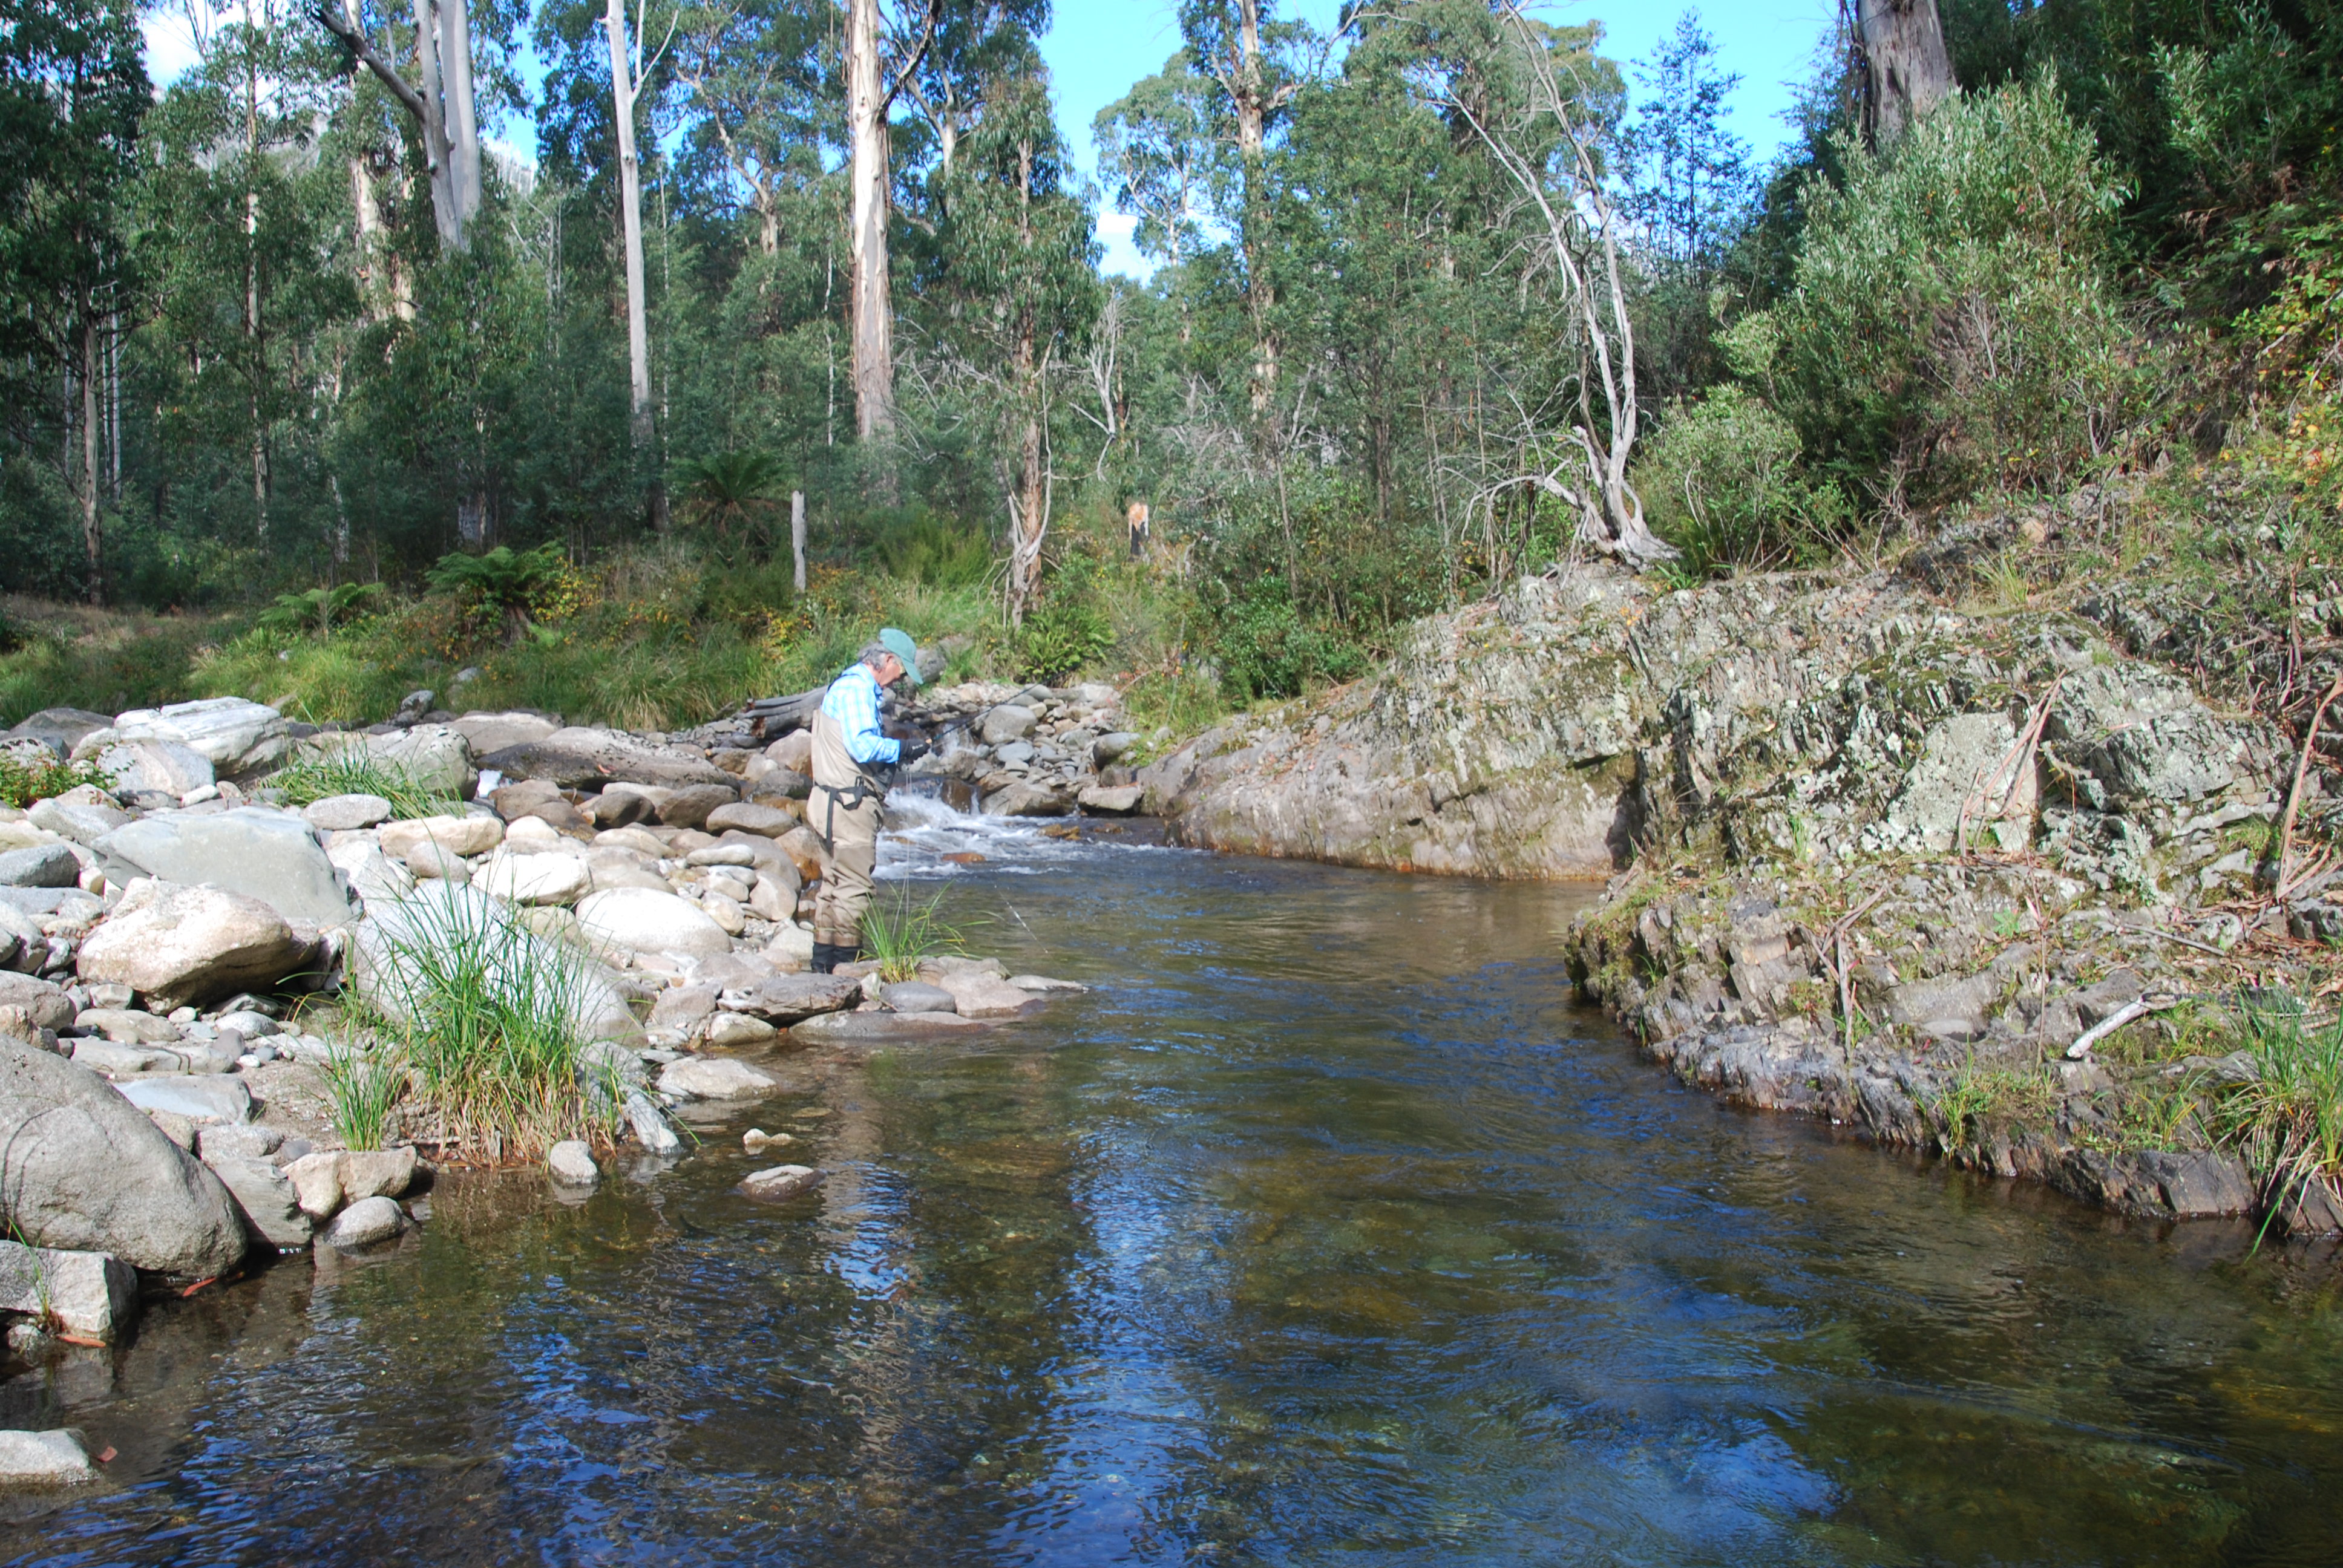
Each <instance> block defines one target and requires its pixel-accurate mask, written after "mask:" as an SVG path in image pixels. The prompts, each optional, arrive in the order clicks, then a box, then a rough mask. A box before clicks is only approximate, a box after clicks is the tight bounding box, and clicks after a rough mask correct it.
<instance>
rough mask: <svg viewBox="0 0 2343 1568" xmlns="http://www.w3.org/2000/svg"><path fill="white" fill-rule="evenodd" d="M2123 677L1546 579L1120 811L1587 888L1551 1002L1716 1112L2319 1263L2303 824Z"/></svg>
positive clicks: (2108, 669) (1965, 618) (2247, 765)
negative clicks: (2225, 1235)
mask: <svg viewBox="0 0 2343 1568" xmlns="http://www.w3.org/2000/svg"><path fill="white" fill-rule="evenodd" d="M1922 564H1923V565H1925V564H1926V563H1925V562H1924V563H1922ZM2095 602H2097V605H2098V608H2100V610H2101V612H2102V613H2103V614H2107V615H2110V616H2113V615H2115V614H2116V611H2115V610H2114V609H2113V608H2109V607H2110V606H2112V605H2114V604H2115V603H2116V598H2115V596H2103V598H2102V599H2101V600H2100V601H2095ZM2135 640H2137V639H2135ZM2129 646H2130V645H2129V644H2128V643H2127V642H2124V641H2119V640H2117V638H2114V637H2112V636H2111V635H2110V634H2109V633H2108V632H2107V630H2106V629H2104V628H2102V627H2101V626H2099V625H2098V624H2097V623H2096V622H2095V621H2093V620H2091V619H2090V618H2087V617H2085V616H2083V615H2081V614H2078V613H2075V612H2072V611H2066V610H2060V609H2056V608H2042V609H2033V608H2026V609H2019V610H2015V611H1996V612H1994V613H1986V614H1981V613H1976V612H1974V611H1968V610H1963V609H1959V608H1955V606H1954V605H1953V604H1952V603H1950V602H1948V601H1947V599H1946V598H1945V597H1944V596H1943V595H1942V594H1940V593H1937V592H1936V591H1933V590H1932V589H1931V588H1930V587H1929V585H1928V584H1927V583H1926V581H1924V580H1922V579H1921V578H1919V577H1917V576H1912V575H1904V574H1900V573H1898V572H1896V571H1881V572H1875V573H1872V574H1869V575H1867V576H1858V577H1852V578H1845V577H1806V578H1801V577H1795V576H1783V577H1755V578H1739V579H1735V580H1734V581H1732V582H1727V583H1718V584H1714V585H1710V586H1706V587H1703V588H1691V589H1678V590H1673V591H1672V590H1668V589H1665V588H1661V587H1658V586H1656V585H1654V584H1652V583H1650V582H1649V581H1646V580H1644V579H1639V578H1633V577H1629V576H1627V575H1624V574H1621V573H1615V572H1612V571H1608V570H1606V569H1604V568H1588V567H1581V568H1574V569H1573V570H1572V571H1570V572H1569V573H1566V574H1562V575H1559V576H1555V577H1551V578H1536V579H1531V580H1528V581H1525V582H1523V583H1522V584H1520V585H1517V587H1516V588H1513V589H1512V590H1509V591H1508V592H1507V593H1506V594H1505V595H1503V596H1502V597H1501V598H1498V599H1497V600H1495V601H1494V602H1493V603H1489V604H1485V605H1480V606H1475V607H1472V608H1467V609H1465V610H1462V611H1459V612H1457V613H1455V614H1453V615H1450V616H1444V617H1438V618H1433V619H1431V620H1428V621H1426V622H1423V623H1422V624H1420V625H1419V626H1418V627H1417V628H1415V629H1414V631H1413V633H1412V635H1411V637H1410V638H1409V639H1408V641H1407V643H1406V644H1405V645H1404V646H1403V648H1402V650H1401V652H1400V653H1399V654H1398V656H1397V657H1396V658H1394V659H1393V662H1392V664H1391V666H1390V667H1389V668H1387V669H1386V670H1385V671H1383V672H1382V674H1381V675H1380V676H1379V677H1378V678H1376V679H1374V680H1372V681H1363V682H1361V683H1358V684H1357V685H1355V686H1353V687H1350V688H1346V689H1338V690H1335V691H1332V692H1330V693H1327V694H1324V695H1322V696H1321V697H1319V698H1316V699H1310V700H1308V701H1304V702H1299V703H1294V704H1289V705H1286V706H1284V707H1282V708H1276V709H1265V710H1262V711H1261V712H1257V713H1254V714H1250V715H1246V716H1243V717H1242V718H1240V719H1233V720H1232V721H1230V722H1228V723H1226V724H1224V725H1222V726H1221V727H1219V728H1217V729H1214V730H1212V732H1210V733H1208V734H1206V735H1204V736H1202V737H1201V738H1199V739H1196V740H1194V741H1192V742H1191V743H1189V744H1187V745H1184V746H1182V747H1180V748H1178V749H1175V750H1173V751H1172V752H1171V753H1170V754H1169V755H1167V756H1165V757H1163V758H1162V759H1161V760H1159V761H1157V762H1155V763H1153V764H1152V765H1151V766H1150V767H1149V768H1148V769H1144V770H1143V771H1142V772H1141V774H1140V775H1139V777H1140V780H1141V785H1142V788H1143V789H1144V790H1145V796H1146V802H1147V807H1148V809H1151V810H1153V811H1157V812H1160V813H1161V814H1162V815H1163V816H1164V817H1165V818H1166V819H1168V820H1169V821H1170V822H1171V824H1172V831H1173V832H1174V834H1175V835H1176V836H1177V837H1178V838H1179V839H1181V840H1182V841H1183V842H1188V843H1192V844H1196V845H1199V846H1201V847H1208V848H1213V849H1227V850H1237V851H1242V852H1251V853H1260V854H1272V855H1297V856H1307V857H1311V858H1316V859H1330V860H1335V861H1339V862H1342V863H1346V864H1354V865H1365V866H1385V867H1390V868H1393V869H1415V870H1432V871H1444V872H1456V873H1464V874H1473V875H1484V876H1500V877H1582V878H1589V879H1593V878H1601V879H1604V897H1603V900H1602V902H1601V904H1600V906H1599V907H1597V908H1596V909H1594V910H1591V911H1590V912H1589V913H1588V915H1587V916H1586V918H1585V919H1584V920H1583V921H1582V922H1581V923H1580V925H1579V926H1578V927H1577V928H1576V929H1575V930H1574V931H1573V933H1572V934H1571V935H1570V937H1569V938H1568V939H1567V941H1566V943H1565V951H1566V952H1567V954H1568V957H1569V960H1570V962H1571V964H1572V968H1573V972H1574V977H1575V979H1576V982H1577V984H1578V985H1579V987H1580V988H1581V990H1583V991H1584V994H1586V995H1587V996H1589V997H1590V998H1592V999H1594V1000H1598V1001H1600V1002H1601V1003H1603V1004H1604V1006H1605V1007H1606V1008H1608V1009H1609V1010H1611V1011H1612V1012H1613V1014H1614V1016H1615V1017H1617V1018H1619V1019H1620V1020H1622V1021H1623V1022H1625V1023H1626V1024H1627V1025H1628V1026H1629V1027H1630V1028H1632V1029H1633V1030H1634V1031H1635V1032H1636V1034H1637V1036H1638V1038H1640V1039H1641V1040H1643V1041H1644V1043H1645V1045H1646V1047H1647V1048H1648V1049H1649V1050H1651V1051H1652V1052H1653V1054H1654V1056H1655V1057H1657V1058H1658V1059H1659V1060H1662V1061H1664V1062H1665V1063H1667V1064H1669V1065H1670V1066H1671V1067H1673V1068H1674V1070H1676V1071H1678V1072H1679V1073H1680V1074H1682V1075H1683V1076H1684V1078H1685V1080H1686V1081H1689V1082H1694V1083H1698V1084H1700V1085H1702V1086H1704V1087H1705V1088H1707V1089H1709V1090H1711V1091H1715V1092H1717V1093H1720V1094H1723V1095H1725V1096H1726V1097H1727V1098H1730V1099H1734V1100H1737V1101H1742V1102H1745V1103H1748V1104H1751V1105H1755V1106H1761V1107H1764V1108H1766V1109H1772V1110H1785V1111H1799V1112H1803V1113H1806V1114H1811V1115H1815V1116H1820V1117H1825V1118H1827V1119H1828V1120H1830V1121H1834V1122H1835V1123H1838V1124H1841V1125H1845V1126H1849V1127H1853V1128H1856V1129H1859V1130H1861V1131H1864V1132H1865V1134H1866V1135H1868V1136H1871V1137H1874V1138H1876V1139H1879V1140H1882V1141H1888V1142H1892V1143H1898V1144H1905V1145H1909V1146H1912V1147H1916V1148H1920V1149H1925V1150H1930V1151H1936V1152H1939V1153H1941V1154H1944V1155H1945V1156H1946V1157H1948V1158H1950V1159H1953V1160H1955V1161H1962V1162H1967V1163H1973V1164H1975V1165H1976V1166H1978V1167H1979V1168H1981V1169H1985V1170H1989V1171H1996V1172H1998V1173H2000V1174H2003V1175H2006V1176H2015V1177H2030V1178H2037V1179H2041V1180H2045V1181H2051V1182H2053V1183H2055V1184H2057V1185H2060V1186H2062V1187H2064V1188H2065V1189H2066V1190H2067V1191H2071V1192H2074V1193H2076V1194H2077V1195H2078V1196H2083V1197H2086V1198H2087V1199H2089V1200H2091V1201H2097V1202H2102V1203H2105V1204H2107V1205H2108V1206H2110V1207H2114V1208H2117V1209H2119V1210H2123V1211H2128V1212H2134V1213H2139V1214H2144V1215H2151V1216H2162V1217H2192V1216H2213V1215H2227V1214H2246V1215H2253V1216H2256V1217H2257V1218H2258V1219H2261V1218H2266V1219H2268V1220H2270V1221H2272V1222H2273V1224H2274V1225H2275V1226H2276V1227H2277V1228H2278V1229H2281V1230H2284V1231H2291V1232H2297V1233H2308V1234H2318V1233H2329V1232H2333V1231H2337V1230H2338V1229H2343V1195H2338V1186H2337V1184H2336V1179H2337V1176H2338V1160H2339V1159H2343V1150H2338V1149H2336V1148H2334V1147H2333V1146H2332V1141H2331V1140H2330V1139H2326V1138H2324V1137H2323V1136H2322V1135H2321V1133H2320V1131H2319V1129H2320V1128H2321V1127H2322V1126H2324V1125H2327V1124H2328V1122H2330V1121H2331V1119H2332V1115H2333V1111H2332V1108H2333V1105H2334V1104H2335V1102H2336V1099H2337V1096H2338V1093H2343V1030H2338V1026H2337V1025H2336V1024H2335V1023H2334V1022H2333V1019H2332V1010H2331V1009H2330V1008H2328V1006H2327V1005H2326V1002H2325V1001H2324V1000H2322V999H2325V998H2327V997H2329V996H2331V995H2332V993H2333V990H2335V981H2336V979H2337V977H2338V974H2343V966H2338V963H2337V961H2336V954H2335V950H2334V949H2333V947H2332V946H2331V941H2332V939H2333V938H2334V937H2335V936H2337V935H2343V913H2338V906H2337V905H2335V904H2333V903H2330V902H2329V901H2328V889H2329V888H2330V886H2332V885H2334V883H2335V881H2336V876H2337V866H2336V858H2335V853H2334V851H2333V850H2332V849H2330V848H2328V846H2329V845H2330V843H2331V842H2332V840H2333V839H2334V838H2335V832H2336V824H2337V811H2336V801H2335V799H2334V797H2333V795H2332V794H2331V793H2330V790H2329V784H2328V780H2327V779H2325V777H2324V772H2323V769H2322V768H2321V767H2319V766H2317V765H2315V763H2316V759H2312V760H2313V764H2314V765H2308V766H2305V767H2304V768H2303V769H2301V771H2300V778H2299V779H2297V766H2296V765H2297V762H2298V754H2297V752H2296V749H2295V748H2294V747H2293V746H2292V745H2291V744H2290V743H2289V742H2288V740H2286V739H2284V738H2282V737H2281V736H2280V735H2279V734H2278V732H2277V731H2276V730H2275V729H2272V728H2271V727H2270V726H2269V725H2268V724H2267V723H2265V722H2263V721H2261V720H2260V719H2257V718H2255V717H2253V716H2251V715H2249V714H2241V713H2237V712H2233V711H2229V710H2227V709H2223V708H2221V707H2220V706H2218V705H2217V704H2216V703H2214V702H2210V701H2208V700H2207V699H2206V698H2205V697H2204V696H2202V695H2200V694H2199V693H2198V692H2197V691H2196V690H2195V689H2193V688H2192V687H2191V685H2190V684H2189V682H2188V681H2187V679H2186V678H2182V677H2181V676H2180V675H2179V674H2177V673H2176V672H2175V671H2173V670H2172V669H2170V668H2166V667H2164V666H2162V665H2160V664H2158V663H2157V662H2155V661H2154V660H2153V659H2149V658H2139V657H2135V656H2134V654H2133V653H2131V652H2130V651H2128V650H2127V649H2128V647H2129ZM2102 1026H2112V1028H2107V1029H2103V1028H2102ZM2077 1047H2080V1050H2077ZM2070 1052H2072V1053H2073V1054H2071V1055H2070Z"/></svg>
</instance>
